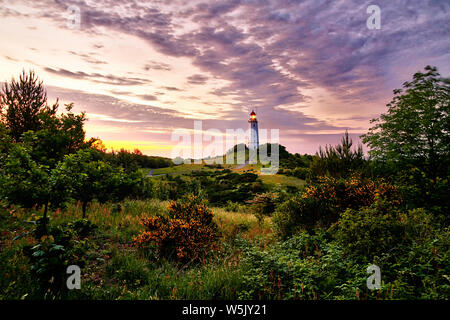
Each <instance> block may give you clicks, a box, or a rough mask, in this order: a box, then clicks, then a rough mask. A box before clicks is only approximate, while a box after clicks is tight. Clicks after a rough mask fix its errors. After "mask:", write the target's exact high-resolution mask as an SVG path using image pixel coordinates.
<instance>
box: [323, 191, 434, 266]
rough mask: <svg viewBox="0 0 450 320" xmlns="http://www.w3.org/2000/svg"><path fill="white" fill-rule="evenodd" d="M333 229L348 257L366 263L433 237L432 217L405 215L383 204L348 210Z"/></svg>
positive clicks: (419, 212)
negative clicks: (350, 256) (356, 258)
mask: <svg viewBox="0 0 450 320" xmlns="http://www.w3.org/2000/svg"><path fill="white" fill-rule="evenodd" d="M332 229H333V230H335V232H334V235H335V238H336V239H337V241H338V243H339V244H340V245H341V246H342V247H343V248H344V253H345V254H348V255H352V256H355V257H356V256H357V257H360V258H362V259H363V260H366V261H372V260H373V259H374V258H375V257H380V256H381V255H383V254H389V255H393V254H394V253H397V252H398V251H401V250H403V249H404V247H405V246H410V245H411V244H412V242H420V241H423V240H424V239H425V238H428V237H429V236H430V235H431V234H432V233H433V227H432V222H431V216H430V215H429V214H428V213H427V212H426V211H425V210H423V209H415V210H410V211H409V212H407V213H403V212H401V211H400V210H399V209H396V208H395V207H394V206H392V204H391V203H389V202H386V201H383V200H378V201H377V202H375V203H374V204H373V205H372V206H370V207H363V208H360V209H359V210H354V209H347V210H346V211H345V212H344V213H343V214H342V215H341V217H340V219H339V221H338V222H337V223H336V225H335V226H333V227H332Z"/></svg>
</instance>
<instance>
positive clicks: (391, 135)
mask: <svg viewBox="0 0 450 320" xmlns="http://www.w3.org/2000/svg"><path fill="white" fill-rule="evenodd" d="M394 95H395V96H394V98H393V99H392V101H391V102H390V103H389V104H387V106H388V108H389V109H388V111H387V113H384V114H382V115H381V116H380V117H379V118H376V119H373V120H372V123H375V125H374V126H373V127H372V128H370V129H369V132H368V133H367V134H365V135H362V137H363V141H364V143H367V144H368V146H369V147H370V151H369V154H370V155H371V157H372V158H373V159H374V160H379V161H381V162H385V163H394V164H395V165H396V166H397V167H401V166H403V165H405V164H411V165H414V166H418V167H419V168H421V169H424V170H426V171H427V174H428V175H429V176H430V177H432V178H434V177H436V176H438V175H439V174H441V173H442V172H443V171H446V170H448V161H449V152H450V133H449V130H450V118H449V111H450V80H449V79H444V78H442V77H441V76H440V74H439V73H438V71H437V68H436V67H431V66H427V67H425V72H417V73H416V74H414V76H413V80H412V81H407V82H405V83H404V84H403V89H396V90H394Z"/></svg>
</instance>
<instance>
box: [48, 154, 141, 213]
mask: <svg viewBox="0 0 450 320" xmlns="http://www.w3.org/2000/svg"><path fill="white" fill-rule="evenodd" d="M92 157H93V155H92V151H91V150H79V151H78V152H76V153H73V154H70V155H67V156H65V158H64V161H62V162H60V163H59V164H58V166H57V168H56V169H55V175H56V178H55V180H56V181H57V182H56V183H57V185H59V186H60V187H61V188H67V189H68V190H69V192H70V195H71V197H72V198H74V199H75V200H79V201H81V203H82V210H83V218H85V217H86V209H87V205H88V204H89V203H90V202H91V201H92V200H94V199H97V200H98V201H100V202H106V201H108V200H116V201H119V200H122V199H123V198H125V197H126V196H127V195H129V194H130V193H131V192H133V190H134V189H133V188H132V187H133V182H134V180H132V179H131V178H128V177H127V175H125V173H124V172H123V169H122V168H114V167H112V166H111V165H110V164H108V163H105V162H103V161H93V160H92Z"/></svg>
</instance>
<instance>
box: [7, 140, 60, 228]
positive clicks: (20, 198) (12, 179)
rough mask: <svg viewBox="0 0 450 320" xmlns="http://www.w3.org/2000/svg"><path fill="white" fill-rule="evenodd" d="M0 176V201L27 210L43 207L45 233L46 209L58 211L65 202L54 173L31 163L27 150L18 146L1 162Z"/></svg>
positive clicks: (19, 144) (20, 144)
mask: <svg viewBox="0 0 450 320" xmlns="http://www.w3.org/2000/svg"><path fill="white" fill-rule="evenodd" d="M0 173H1V175H0V199H3V200H6V201H7V202H8V203H11V204H12V203H14V204H20V205H22V206H24V207H26V208H31V207H34V206H37V207H42V206H44V217H43V224H44V231H45V232H46V230H47V229H46V225H47V211H48V207H49V205H52V206H54V207H57V206H59V205H61V204H62V203H63V202H64V201H65V200H66V199H67V192H66V189H65V188H60V186H58V185H57V184H56V183H55V179H54V176H53V172H52V171H51V170H50V169H49V167H48V166H45V165H41V164H38V163H36V162H35V161H34V160H33V159H32V157H31V155H30V149H29V147H27V146H26V145H24V144H22V143H18V144H12V145H11V146H10V148H9V150H8V154H7V155H6V156H3V157H2V158H1V162H0Z"/></svg>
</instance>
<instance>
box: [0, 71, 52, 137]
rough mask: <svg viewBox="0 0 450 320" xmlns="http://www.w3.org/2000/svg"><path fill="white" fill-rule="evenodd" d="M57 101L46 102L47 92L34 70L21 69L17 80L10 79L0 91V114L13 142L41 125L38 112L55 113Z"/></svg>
mask: <svg viewBox="0 0 450 320" xmlns="http://www.w3.org/2000/svg"><path fill="white" fill-rule="evenodd" d="M56 109H57V103H55V105H53V107H49V106H48V104H47V93H46V92H45V89H44V87H43V85H42V81H39V80H38V78H37V77H36V75H35V73H34V71H30V72H28V73H26V72H25V70H24V71H22V74H21V75H20V76H19V80H15V79H14V78H12V79H11V82H10V83H9V84H8V83H5V84H4V86H3V88H2V92H0V114H1V117H2V121H3V122H4V123H5V125H6V127H7V128H8V129H9V131H10V135H11V137H12V138H13V140H14V141H15V142H20V141H22V134H23V133H24V132H27V131H28V130H33V131H36V130H38V129H40V128H41V127H42V123H41V120H40V118H39V114H40V113H41V112H43V111H45V112H48V113H50V114H53V115H54V114H56Z"/></svg>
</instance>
